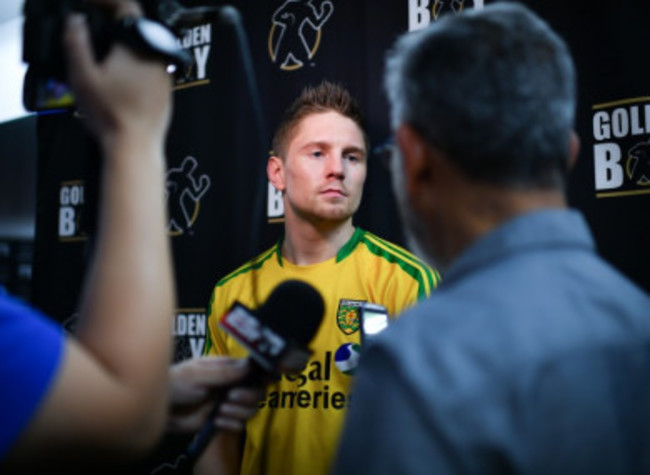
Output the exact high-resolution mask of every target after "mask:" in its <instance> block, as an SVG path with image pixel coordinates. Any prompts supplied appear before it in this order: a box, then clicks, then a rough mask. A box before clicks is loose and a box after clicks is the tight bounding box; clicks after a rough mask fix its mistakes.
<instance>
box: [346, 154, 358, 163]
mask: <svg viewBox="0 0 650 475" xmlns="http://www.w3.org/2000/svg"><path fill="white" fill-rule="evenodd" d="M345 159H346V160H347V161H349V162H360V161H361V157H359V156H358V155H345Z"/></svg>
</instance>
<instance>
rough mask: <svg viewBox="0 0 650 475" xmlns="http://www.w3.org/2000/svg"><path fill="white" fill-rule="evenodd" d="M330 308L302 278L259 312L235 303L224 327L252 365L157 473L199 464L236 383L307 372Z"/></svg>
mask: <svg viewBox="0 0 650 475" xmlns="http://www.w3.org/2000/svg"><path fill="white" fill-rule="evenodd" d="M324 311H325V304H324V302H323V298H322V297H321V295H320V293H319V292H318V291H317V290H316V289H315V288H314V287H312V286H311V285H309V284H307V283H306V282H303V281H300V280H286V281H284V282H283V283H281V284H280V285H278V286H277V287H276V288H275V289H274V290H273V291H272V292H271V294H270V295H269V297H268V299H267V300H266V302H265V303H264V304H262V305H261V306H260V307H259V308H258V309H257V310H256V311H251V310H250V309H248V308H247V307H246V306H244V305H242V304H241V303H239V302H235V303H234V304H233V306H232V307H231V308H230V310H228V311H227V312H226V313H225V314H224V315H223V316H222V317H221V319H220V321H219V326H220V327H221V328H222V329H223V330H225V331H226V332H228V333H229V334H230V335H231V336H232V337H233V338H235V339H236V340H237V341H238V342H239V343H240V344H241V345H242V346H244V347H245V348H246V349H247V350H248V352H249V356H248V359H249V363H250V366H251V370H250V372H249V374H248V375H247V376H246V377H245V378H244V379H243V380H241V381H238V382H237V383H235V384H232V385H230V386H229V387H226V388H223V390H222V391H221V392H220V397H219V398H218V399H217V402H216V403H215V405H214V407H213V408H212V410H211V411H210V414H209V416H208V418H207V420H206V422H205V424H204V425H203V427H202V428H201V430H200V431H199V433H198V434H197V435H196V437H195V438H194V439H193V440H192V442H191V443H190V444H189V446H188V447H187V449H186V450H185V452H184V453H183V454H181V455H180V456H179V457H178V458H177V459H176V462H175V463H174V464H173V465H170V464H165V465H163V466H161V467H159V468H158V469H156V470H154V471H153V472H151V473H152V475H154V474H162V473H166V472H175V471H184V472H185V473H191V468H192V467H193V466H194V463H195V462H196V461H197V460H198V458H199V457H200V456H201V454H202V453H203V451H204V450H205V448H206V447H207V445H208V443H209V442H210V440H211V439H212V437H213V436H214V435H215V434H216V433H217V432H218V429H217V427H215V425H214V422H213V420H214V418H215V417H216V415H217V414H218V413H219V410H220V408H221V404H222V403H223V402H224V401H225V400H226V398H227V395H228V391H229V389H230V388H232V387H235V386H265V385H266V384H269V383H271V382H273V381H276V380H278V379H279V378H280V376H281V375H282V374H291V373H298V372H300V371H302V370H303V369H304V368H305V366H306V365H307V362H308V361H309V357H310V355H311V351H310V350H309V349H308V347H307V345H308V343H309V342H310V341H311V340H312V339H313V338H314V336H315V335H316V332H317V331H318V328H319V326H320V324H321V322H322V320H323V314H324Z"/></svg>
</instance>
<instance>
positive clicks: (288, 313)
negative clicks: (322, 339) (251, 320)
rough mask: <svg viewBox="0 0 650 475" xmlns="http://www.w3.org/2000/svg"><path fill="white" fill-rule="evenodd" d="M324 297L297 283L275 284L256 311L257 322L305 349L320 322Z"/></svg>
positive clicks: (303, 284) (293, 281)
mask: <svg viewBox="0 0 650 475" xmlns="http://www.w3.org/2000/svg"><path fill="white" fill-rule="evenodd" d="M324 312H325V304H324V302H323V297H321V295H320V292H318V291H317V290H316V289H315V288H314V287H313V286H311V285H309V284H308V283H306V282H303V281H300V280H286V281H284V282H282V283H281V284H280V285H278V286H277V287H276V288H275V289H274V290H273V291H272V292H271V294H270V295H269V297H268V299H267V300H266V302H264V304H262V306H260V308H259V309H258V310H257V316H258V318H259V319H260V321H261V322H262V323H263V324H264V325H267V326H269V327H270V328H271V329H273V330H274V331H276V332H277V333H278V334H279V335H282V336H283V337H284V338H286V339H287V340H290V341H293V342H294V343H296V344H298V345H300V346H307V344H308V343H309V342H310V341H311V340H312V339H313V337H314V335H316V332H317V331H318V327H319V326H320V324H321V322H322V321H323V314H324Z"/></svg>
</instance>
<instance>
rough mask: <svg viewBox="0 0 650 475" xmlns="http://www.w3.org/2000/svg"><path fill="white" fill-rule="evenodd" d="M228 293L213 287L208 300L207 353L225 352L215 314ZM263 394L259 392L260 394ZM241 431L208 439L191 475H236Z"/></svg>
mask: <svg viewBox="0 0 650 475" xmlns="http://www.w3.org/2000/svg"><path fill="white" fill-rule="evenodd" d="M232 300H233V299H232V298H231V296H230V295H225V294H224V291H223V288H221V287H216V288H215V290H214V293H213V295H212V298H211V300H210V302H211V304H210V316H209V318H208V341H209V344H208V345H206V351H207V354H209V355H227V354H228V353H229V351H228V345H227V343H226V340H227V336H226V335H225V333H224V332H223V330H221V329H220V328H219V324H218V323H219V322H218V317H219V316H221V315H223V313H224V312H225V311H226V310H227V309H228V308H229V305H231V303H232ZM263 394H264V392H263V391H261V394H260V397H262V396H263ZM240 432H241V431H229V430H222V431H219V433H218V434H217V435H216V436H215V437H214V438H213V439H212V441H211V442H210V443H209V444H208V446H207V447H206V448H205V451H204V452H203V455H202V456H201V457H200V458H199V460H198V461H197V463H196V465H195V467H194V474H195V475H209V474H214V473H219V474H222V475H238V474H239V472H240V467H241V454H242V438H243V436H242V434H241V433H240Z"/></svg>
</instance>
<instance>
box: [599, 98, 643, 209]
mask: <svg viewBox="0 0 650 475" xmlns="http://www.w3.org/2000/svg"><path fill="white" fill-rule="evenodd" d="M592 110H593V117H592V131H593V138H594V148H593V154H594V185H595V188H596V196H597V197H598V198H615V197H619V196H631V195H640V194H650V140H649V138H648V136H649V135H650V97H639V98H632V99H622V100H620V101H614V102H608V103H603V104H596V105H594V106H593V107H592Z"/></svg>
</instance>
